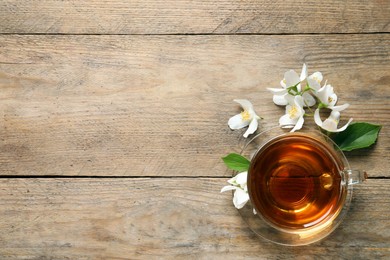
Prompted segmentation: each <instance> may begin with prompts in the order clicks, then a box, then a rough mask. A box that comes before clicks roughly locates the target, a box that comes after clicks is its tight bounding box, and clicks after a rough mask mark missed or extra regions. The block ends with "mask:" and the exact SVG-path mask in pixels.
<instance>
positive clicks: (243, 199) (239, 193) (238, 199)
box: [233, 189, 249, 209]
mask: <svg viewBox="0 0 390 260" xmlns="http://www.w3.org/2000/svg"><path fill="white" fill-rule="evenodd" d="M248 201H249V195H248V193H246V192H245V191H244V190H242V189H236V191H235V192H234V196H233V204H234V206H235V207H236V208H237V209H241V208H242V207H244V206H245V204H246V203H247V202H248Z"/></svg>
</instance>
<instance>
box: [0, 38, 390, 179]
mask: <svg viewBox="0 0 390 260" xmlns="http://www.w3.org/2000/svg"><path fill="white" fill-rule="evenodd" d="M389 46H390V35H388V34H377V35H307V36H302V35H300V36H297V35H286V36H255V35H244V36H207V35H205V36H37V35H35V36H17V35H3V36H0V88H1V91H0V99H1V102H0V126H1V127H0V136H1V138H0V151H1V152H0V174H2V175H90V176H91V175H96V176H101V175H110V176H114V175H116V176H228V175H230V174H231V173H230V172H229V171H227V170H226V168H225V166H224V165H223V164H222V161H221V159H220V158H221V156H224V155H226V154H227V153H229V152H239V151H240V149H241V148H240V144H242V142H243V138H242V137H241V135H242V133H243V131H241V130H240V131H231V130H230V129H229V128H228V127H227V120H228V119H229V117H230V116H233V115H234V114H236V113H238V112H239V111H240V109H239V107H238V106H237V104H235V103H234V102H232V100H233V99H234V98H248V99H250V100H252V102H253V103H254V105H255V108H256V110H257V112H258V114H260V115H261V116H263V117H264V118H265V119H264V120H262V122H261V128H260V129H263V130H264V129H268V128H269V127H271V126H275V125H277V122H278V118H279V117H280V116H282V115H283V114H284V109H283V108H279V107H277V106H275V105H274V104H273V103H272V95H271V94H270V93H269V92H268V91H267V90H266V87H277V86H278V85H279V81H280V80H281V78H282V77H283V74H284V72H285V71H287V70H288V69H291V68H293V69H296V70H300V67H301V66H302V65H301V64H302V63H303V62H306V63H307V64H308V66H309V71H310V72H314V71H315V70H320V71H322V72H323V73H324V76H325V78H326V79H328V80H329V81H328V82H329V83H331V84H332V85H333V86H334V87H335V90H336V92H337V93H338V95H339V100H340V102H341V103H344V102H348V103H350V104H351V107H350V108H348V110H346V111H345V112H343V117H342V121H344V122H345V120H347V119H348V118H349V117H353V118H354V120H355V121H369V122H372V123H377V124H382V125H383V126H384V128H383V129H382V131H381V134H380V137H379V142H378V143H377V144H376V145H375V146H374V147H373V148H371V149H367V150H362V151H357V152H352V153H349V154H348V157H349V158H350V159H351V164H352V166H353V167H354V168H357V169H366V170H368V171H369V174H370V176H387V177H388V176H390V175H389V174H390V173H389V171H388V169H389V168H390V160H389V158H390V155H389V153H388V151H389V149H390V139H389V138H390V134H389V130H388V129H390V117H389V114H390V110H389V109H390V103H389V102H390V91H389V88H388V82H389V79H390V58H389V57H390V55H389V50H390V49H389ZM306 121H307V123H308V125H309V126H310V125H311V126H313V120H312V119H310V118H308V119H306Z"/></svg>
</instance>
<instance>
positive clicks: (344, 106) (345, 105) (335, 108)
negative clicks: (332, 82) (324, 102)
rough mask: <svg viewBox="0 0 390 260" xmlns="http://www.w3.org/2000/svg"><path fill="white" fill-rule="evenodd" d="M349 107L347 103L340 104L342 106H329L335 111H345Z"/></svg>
mask: <svg viewBox="0 0 390 260" xmlns="http://www.w3.org/2000/svg"><path fill="white" fill-rule="evenodd" d="M348 107H349V104H348V103H346V104H344V105H340V106H333V107H329V108H330V109H332V110H333V111H343V110H344V109H346V108H348Z"/></svg>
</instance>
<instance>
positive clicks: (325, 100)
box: [316, 82, 349, 111]
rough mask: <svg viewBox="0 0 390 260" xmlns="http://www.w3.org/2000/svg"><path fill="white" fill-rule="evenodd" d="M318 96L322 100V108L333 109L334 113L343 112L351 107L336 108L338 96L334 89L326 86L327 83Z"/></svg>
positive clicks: (318, 92) (347, 105) (341, 106)
mask: <svg viewBox="0 0 390 260" xmlns="http://www.w3.org/2000/svg"><path fill="white" fill-rule="evenodd" d="M316 96H317V98H318V99H319V100H320V102H321V104H322V105H321V106H322V107H326V108H329V109H332V110H333V111H342V110H344V109H346V108H347V107H349V104H344V105H340V106H335V104H336V103H337V95H336V93H334V90H333V87H332V86H331V85H329V84H326V82H325V85H324V86H323V87H322V88H320V89H319V90H318V91H317V92H316ZM321 106H320V107H321Z"/></svg>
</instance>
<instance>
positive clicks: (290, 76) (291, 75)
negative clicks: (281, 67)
mask: <svg viewBox="0 0 390 260" xmlns="http://www.w3.org/2000/svg"><path fill="white" fill-rule="evenodd" d="M284 78H285V79H286V87H287V88H289V87H292V86H295V85H296V84H298V83H299V82H300V81H301V80H300V78H299V76H298V74H297V73H296V72H295V71H294V70H289V71H287V72H286V73H284Z"/></svg>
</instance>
